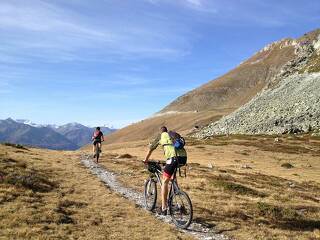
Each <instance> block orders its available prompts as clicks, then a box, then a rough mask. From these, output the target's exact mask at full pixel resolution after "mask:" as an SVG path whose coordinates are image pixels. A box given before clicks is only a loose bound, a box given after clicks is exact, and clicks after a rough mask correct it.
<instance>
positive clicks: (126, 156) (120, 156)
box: [118, 153, 133, 158]
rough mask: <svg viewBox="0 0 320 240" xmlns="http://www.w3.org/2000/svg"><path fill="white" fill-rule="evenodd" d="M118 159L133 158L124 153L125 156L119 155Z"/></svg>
mask: <svg viewBox="0 0 320 240" xmlns="http://www.w3.org/2000/svg"><path fill="white" fill-rule="evenodd" d="M118 158H133V156H132V155H130V154H128V153H125V154H121V155H119V156H118Z"/></svg>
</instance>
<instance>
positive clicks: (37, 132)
mask: <svg viewBox="0 0 320 240" xmlns="http://www.w3.org/2000/svg"><path fill="white" fill-rule="evenodd" d="M0 142H10V143H17V144H23V145H31V146H36V147H41V148H49V149H57V150H62V149H64V150H75V149H77V148H78V146H77V145H76V144H74V143H72V142H71V141H70V140H68V139H67V138H66V137H64V136H63V135H61V134H59V133H57V132H56V131H54V130H52V129H51V128H49V127H33V126H30V125H27V124H24V123H20V122H16V121H14V120H13V119H11V118H8V119H6V120H0Z"/></svg>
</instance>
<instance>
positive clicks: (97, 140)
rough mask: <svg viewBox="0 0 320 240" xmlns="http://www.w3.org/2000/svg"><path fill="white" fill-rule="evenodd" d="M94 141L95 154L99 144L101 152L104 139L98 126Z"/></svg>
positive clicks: (93, 137)
mask: <svg viewBox="0 0 320 240" xmlns="http://www.w3.org/2000/svg"><path fill="white" fill-rule="evenodd" d="M92 141H93V154H95V152H96V146H97V145H98V147H99V148H100V152H101V142H103V141H104V138H103V133H102V132H101V131H100V127H97V128H96V130H95V131H94V133H93V136H92Z"/></svg>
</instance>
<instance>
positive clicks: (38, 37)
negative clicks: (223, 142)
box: [0, 0, 320, 127]
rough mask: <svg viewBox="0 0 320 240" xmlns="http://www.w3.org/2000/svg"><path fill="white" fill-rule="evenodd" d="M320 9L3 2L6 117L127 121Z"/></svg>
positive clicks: (162, 0)
mask: <svg viewBox="0 0 320 240" xmlns="http://www.w3.org/2000/svg"><path fill="white" fill-rule="evenodd" d="M319 13H320V1H317V0H307V1H304V2H301V1H296V0H290V1H289V0H277V1H275V0H269V1H263V0H260V1H259V0H228V1H226V0H121V1H120V0H90V1H89V0H86V1H85V0H51V1H49V0H48V1H45V0H43V1H41V0H28V1H23V0H1V1H0V119H4V118H7V117H13V118H26V119H30V120H33V121H34V122H37V123H56V124H63V123H67V122H74V121H77V122H81V123H83V124H88V125H101V124H105V123H109V124H113V125H114V126H116V127H121V126H124V125H126V124H129V123H132V122H135V121H138V120H140V119H143V118H145V117H148V116H150V115H152V114H153V113H155V112H157V111H159V110H160V109H161V108H162V107H164V106H166V105H167V104H168V103H169V102H171V101H172V100H174V99H175V98H176V97H178V96H180V95H182V94H184V93H185V92H187V91H189V90H191V89H193V88H195V87H198V86H200V85H201V84H203V83H206V82H208V81H209V80H212V79H214V78H216V77H217V76H219V75H222V74H223V73H226V72H227V71H228V70H230V69H232V68H233V67H235V66H236V65H238V64H239V63H240V62H241V61H243V60H245V59H246V58H248V57H250V56H251V55H252V54H253V53H255V52H256V51H258V50H259V49H261V48H262V47H264V46H265V45H266V44H268V43H270V42H272V41H275V40H279V39H281V38H284V37H298V36H300V35H302V34H304V33H305V32H308V31H311V30H313V29H315V28H318V27H319V23H320V14H319Z"/></svg>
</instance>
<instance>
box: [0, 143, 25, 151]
mask: <svg viewBox="0 0 320 240" xmlns="http://www.w3.org/2000/svg"><path fill="white" fill-rule="evenodd" d="M3 145H5V146H8V147H14V148H18V149H23V150H28V148H26V147H24V146H22V145H20V144H14V143H8V142H6V143H3Z"/></svg>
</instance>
